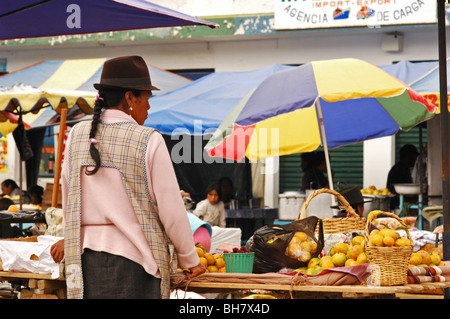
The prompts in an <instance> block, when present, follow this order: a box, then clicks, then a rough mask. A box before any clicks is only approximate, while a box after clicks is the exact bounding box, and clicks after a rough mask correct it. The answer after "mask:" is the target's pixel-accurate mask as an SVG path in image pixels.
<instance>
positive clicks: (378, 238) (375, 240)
mask: <svg viewBox="0 0 450 319" xmlns="http://www.w3.org/2000/svg"><path fill="white" fill-rule="evenodd" d="M383 239H384V236H383V235H381V234H376V235H374V236H373V237H372V238H371V239H370V240H369V243H370V244H371V246H377V247H383Z"/></svg>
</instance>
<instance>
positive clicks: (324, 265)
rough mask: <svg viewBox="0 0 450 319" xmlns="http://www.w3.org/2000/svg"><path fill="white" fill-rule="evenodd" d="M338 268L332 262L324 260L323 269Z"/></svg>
mask: <svg viewBox="0 0 450 319" xmlns="http://www.w3.org/2000/svg"><path fill="white" fill-rule="evenodd" d="M334 267H336V266H335V265H334V264H333V262H332V261H331V260H324V261H323V263H322V268H323V269H329V268H334Z"/></svg>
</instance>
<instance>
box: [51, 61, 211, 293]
mask: <svg viewBox="0 0 450 319" xmlns="http://www.w3.org/2000/svg"><path fill="white" fill-rule="evenodd" d="M94 87H95V88H96V89H97V90H98V96H97V98H96V101H95V106H94V111H93V117H92V121H91V122H86V121H83V122H80V123H77V124H76V125H75V126H74V127H73V128H72V129H71V131H70V134H69V136H68V139H67V141H66V146H65V157H64V162H63V166H62V170H61V190H62V194H63V200H62V202H63V203H62V206H63V213H64V214H63V216H64V225H65V227H64V239H63V240H61V241H58V242H57V243H56V244H54V245H53V246H52V248H51V255H52V257H53V259H54V261H55V262H57V263H59V262H61V260H62V259H63V258H64V262H65V269H66V275H67V276H68V278H70V279H71V280H70V283H71V284H70V285H69V284H68V285H67V297H68V298H69V299H75V298H77V299H80V298H87V299H88V298H91V299H96V298H109V299H128V298H133V299H146V298H148V299H160V298H162V299H169V298H170V274H171V265H173V263H172V261H171V259H172V258H174V255H172V254H171V251H172V249H171V248H170V246H169V244H171V245H173V247H174V248H175V251H176V256H177V257H178V265H179V266H180V267H181V268H184V269H189V270H190V272H189V273H187V274H186V275H187V276H188V277H189V278H193V277H195V276H198V275H200V274H202V273H204V272H205V271H206V268H205V266H204V265H203V264H202V263H201V262H200V258H199V257H198V254H197V251H196V248H195V243H194V239H193V237H192V233H191V227H190V225H189V220H188V217H187V215H186V210H185V209H184V205H183V201H182V199H181V196H180V188H179V185H178V182H177V179H176V175H175V171H174V168H173V165H172V161H171V159H170V154H169V152H168V150H167V147H166V144H165V142H164V139H163V137H162V136H161V134H160V133H159V132H158V131H156V130H154V129H152V128H150V127H145V126H143V124H144V122H145V120H146V119H147V116H148V110H149V108H150V105H149V98H150V96H151V95H152V90H158V88H156V87H154V86H153V85H152V83H151V79H150V74H149V71H148V66H147V64H146V63H145V61H144V59H143V58H142V57H140V56H124V57H118V58H113V59H109V60H107V61H106V62H105V63H104V65H103V70H102V74H101V77H100V83H96V84H94ZM68 271H70V272H69V273H68Z"/></svg>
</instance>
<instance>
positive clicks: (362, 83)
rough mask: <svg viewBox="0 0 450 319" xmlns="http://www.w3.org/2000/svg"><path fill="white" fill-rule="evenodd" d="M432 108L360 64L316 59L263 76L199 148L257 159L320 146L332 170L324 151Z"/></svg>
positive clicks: (391, 130)
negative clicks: (265, 77) (206, 142)
mask: <svg viewBox="0 0 450 319" xmlns="http://www.w3.org/2000/svg"><path fill="white" fill-rule="evenodd" d="M435 108H436V106H435V105H434V104H432V103H430V102H429V101H427V100H426V99H425V98H424V97H422V96H421V95H419V94H418V93H417V92H415V91H414V90H412V89H411V88H410V87H408V86H407V85H406V84H404V83H403V82H401V81H400V80H398V79H396V78H394V77H393V76H391V75H389V74H388V73H386V72H385V71H383V70H381V69H380V68H378V67H376V66H375V65H372V64H370V63H368V62H366V61H362V60H358V59H350V58H349V59H335V60H324V61H314V62H310V63H307V64H304V65H302V66H299V67H296V68H292V69H288V70H283V71H279V72H276V73H275V74H273V75H271V76H269V77H268V78H267V79H266V80H265V81H263V82H262V83H261V85H259V86H258V87H257V88H256V89H255V90H254V92H252V93H251V94H249V95H248V96H246V97H245V98H244V99H243V100H241V101H240V102H239V103H238V104H237V105H236V106H235V108H234V109H233V111H232V112H230V114H229V115H228V116H227V118H225V120H224V121H223V122H222V124H221V125H220V126H219V128H218V129H217V130H216V132H215V133H214V134H213V136H212V137H211V139H210V140H209V142H208V144H207V145H206V146H205V149H206V150H207V151H208V154H209V155H210V156H212V157H223V158H228V159H233V160H236V161H241V160H242V159H243V157H244V156H246V157H247V158H249V159H250V160H252V161H256V160H259V159H262V158H265V157H271V156H281V155H288V154H294V153H303V152H310V151H314V150H315V149H317V148H318V147H319V146H320V145H323V147H324V150H325V153H326V159H327V164H328V165H327V166H328V168H329V169H330V165H329V159H328V148H336V147H339V146H343V145H348V144H353V143H358V142H361V141H365V140H369V139H374V138H378V137H382V136H387V135H392V134H395V133H396V132H397V131H398V130H399V129H403V130H409V129H410V128H412V127H414V126H415V125H417V124H418V123H420V122H422V121H426V120H428V119H430V118H431V117H433V116H434V112H435ZM329 172H330V171H329ZM328 176H329V181H330V186H331V187H332V182H331V174H328Z"/></svg>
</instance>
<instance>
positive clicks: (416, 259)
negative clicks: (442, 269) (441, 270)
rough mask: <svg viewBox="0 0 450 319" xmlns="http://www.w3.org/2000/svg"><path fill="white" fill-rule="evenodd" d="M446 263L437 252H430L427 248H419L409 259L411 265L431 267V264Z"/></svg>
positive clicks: (439, 264) (440, 264)
mask: <svg viewBox="0 0 450 319" xmlns="http://www.w3.org/2000/svg"><path fill="white" fill-rule="evenodd" d="M444 265H445V264H444V263H443V262H442V260H441V256H439V255H438V254H436V253H431V254H430V253H429V252H427V251H425V250H419V251H418V252H416V253H412V254H411V258H410V259H409V267H431V266H444Z"/></svg>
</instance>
